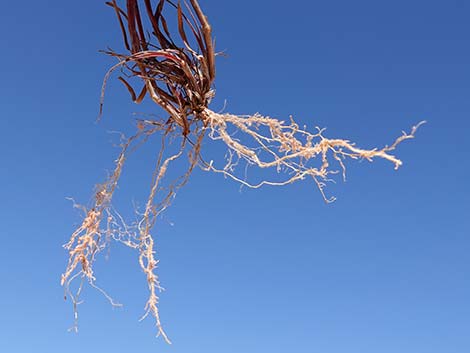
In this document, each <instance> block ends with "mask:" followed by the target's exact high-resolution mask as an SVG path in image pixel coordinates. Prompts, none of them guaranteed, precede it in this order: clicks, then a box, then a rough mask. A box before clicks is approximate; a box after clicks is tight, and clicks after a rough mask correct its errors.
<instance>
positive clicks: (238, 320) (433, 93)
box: [0, 0, 470, 353]
mask: <svg viewBox="0 0 470 353" xmlns="http://www.w3.org/2000/svg"><path fill="white" fill-rule="evenodd" d="M201 6H203V8H204V10H205V12H206V14H207V16H208V17H209V19H210V21H211V23H212V24H213V29H214V34H215V36H216V38H217V49H218V50H225V51H226V52H227V54H228V56H227V57H222V58H218V61H217V70H218V76H217V79H216V88H217V99H216V100H215V102H214V103H213V105H212V107H213V108H214V110H218V109H220V108H221V107H222V106H223V102H224V100H225V99H226V100H227V109H226V110H227V111H230V112H234V113H240V114H247V113H255V112H261V113H264V114H269V115H272V116H278V117H280V118H286V117H287V116H288V115H290V114H292V115H294V116H295V117H296V118H297V119H298V120H299V121H300V122H301V123H305V124H308V125H309V126H315V125H318V126H322V127H327V128H328V130H327V136H328V137H344V138H350V139H351V140H354V141H357V142H358V144H360V145H361V146H366V147H367V146H375V145H377V144H381V143H389V142H391V141H392V140H393V139H394V138H395V137H396V136H397V135H398V134H400V131H401V130H402V129H409V127H411V126H412V125H413V124H415V123H417V122H418V121H420V120H423V119H425V120H427V121H428V124H427V125H425V126H424V127H423V128H422V129H421V130H420V131H419V132H418V134H417V138H416V140H414V141H411V142H407V143H405V144H403V145H401V146H400V148H399V150H398V152H397V154H398V155H399V156H400V158H402V159H403V161H404V166H403V167H402V168H401V169H400V170H398V171H394V170H393V167H392V166H391V165H389V164H387V163H385V162H383V161H377V162H376V163H373V164H370V163H368V162H356V163H349V170H348V181H347V182H346V183H342V182H338V183H337V184H332V185H330V188H329V189H328V190H329V192H330V193H331V194H334V195H335V196H336V197H337V198H338V200H337V201H336V202H335V203H334V204H331V205H325V204H324V203H323V201H322V199H321V197H320V195H319V193H318V191H317V190H316V189H315V187H314V185H312V184H311V183H308V182H302V183H299V184H296V185H292V186H288V187H284V188H278V189H276V188H269V187H267V188H265V189H262V190H247V189H243V190H242V191H240V190H239V186H238V185H237V184H236V183H234V182H232V181H229V180H224V178H222V177H221V176H220V175H211V174H207V173H205V172H203V171H200V170H197V171H196V172H195V173H194V175H193V176H192V179H191V182H190V183H189V184H188V185H187V186H186V187H185V188H184V189H182V190H181V191H180V193H179V194H178V197H177V198H176V200H175V202H174V204H173V205H172V207H171V208H170V209H169V210H168V212H167V213H166V214H165V218H164V219H162V220H161V221H160V224H159V225H158V226H157V228H158V232H157V238H158V240H157V246H158V257H159V258H160V260H161V262H160V268H159V274H160V277H161V280H162V283H163V286H164V287H166V288H167V291H166V292H165V293H163V295H162V296H161V315H162V320H163V323H164V325H165V328H166V330H167V333H168V334H169V336H170V337H171V339H172V340H173V345H172V346H167V345H166V344H165V343H164V342H163V341H162V340H161V339H155V338H154V332H155V330H154V328H153V322H152V320H146V321H144V322H141V323H139V322H138V321H137V320H138V318H139V317H140V315H141V314H142V312H143V305H144V302H145V299H146V295H147V291H146V285H145V281H144V278H143V274H142V273H141V271H140V270H139V268H138V265H137V263H136V254H135V253H133V252H132V251H131V250H129V249H126V248H123V247H122V246H119V245H116V244H113V245H112V247H111V252H110V254H109V260H105V259H104V258H103V259H102V260H100V261H99V262H98V264H97V265H98V266H97V267H96V275H97V277H98V279H99V284H101V286H102V287H104V288H106V289H107V290H108V291H109V292H110V293H111V294H112V295H113V297H115V298H116V299H117V300H119V301H120V302H122V303H124V304H125V306H124V308H123V309H122V310H113V309H112V308H111V307H110V306H109V305H108V303H107V302H106V300H105V299H104V298H103V297H102V296H101V295H100V294H99V293H97V292H96V291H95V290H92V289H90V288H87V289H86V291H85V293H84V299H85V303H84V304H83V305H81V306H80V331H79V333H78V334H73V333H69V332H67V328H68V327H69V326H70V325H71V323H72V319H73V318H72V308H71V305H70V302H64V301H63V292H62V288H61V287H60V285H59V278H60V274H61V272H62V271H63V269H64V266H65V264H66V253H65V251H64V250H63V249H62V248H61V245H62V244H63V243H65V242H66V241H67V239H68V237H69V235H70V233H71V232H72V231H73V229H74V226H75V225H76V224H77V223H78V222H79V221H80V218H79V215H78V214H77V212H76V211H75V210H73V209H72V207H71V204H70V202H69V201H67V200H66V199H65V198H66V197H68V196H72V197H74V198H75V199H76V200H77V201H79V202H82V203H87V202H88V201H89V200H90V196H91V195H92V190H93V186H94V184H95V183H97V182H100V181H102V180H103V179H104V178H105V176H106V172H107V170H109V169H111V168H112V161H113V159H114V158H115V156H116V153H117V150H116V148H114V147H113V143H115V142H116V136H115V135H113V134H109V133H108V131H109V130H121V131H131V128H132V126H133V125H132V124H133V121H132V119H133V117H132V113H133V112H138V111H142V110H145V111H150V109H151V106H149V105H147V106H143V107H141V106H135V105H133V104H131V103H130V101H129V99H128V95H127V92H126V91H125V89H124V88H123V87H122V86H121V85H120V84H119V83H118V82H117V81H116V80H112V81H111V83H110V86H109V91H108V95H107V101H106V106H105V114H104V117H103V120H102V122H101V123H99V124H96V123H95V118H96V114H97V111H98V100H99V91H100V85H101V80H102V77H103V75H104V73H105V72H106V70H107V69H108V68H109V67H110V65H111V64H112V63H113V61H112V60H111V59H110V58H108V57H106V56H104V55H102V54H100V53H98V50H100V49H105V48H106V47H107V46H108V45H109V46H112V47H113V48H114V49H121V48H122V46H121V42H120V34H119V29H118V27H117V22H116V19H115V17H114V14H113V11H112V10H111V9H110V8H108V7H106V6H105V5H104V4H103V2H102V1H82V2H76V1H75V2H73V1H58V0H51V1H29V2H25V3H24V2H12V1H10V2H8V6H7V8H5V9H4V11H2V13H1V15H0V33H1V35H0V45H1V47H2V48H3V51H2V55H1V56H0V67H2V74H1V81H2V84H1V85H0V97H1V104H0V117H1V118H0V129H1V131H2V132H3V136H2V139H1V140H0V141H1V142H0V144H1V149H0V151H1V160H2V161H1V165H2V170H1V172H0V195H1V198H0V208H1V220H2V222H1V224H2V226H1V233H2V246H1V247H0V258H1V259H2V265H1V266H0V278H1V279H2V289H1V291H0V313H1V319H0V351H2V352H21V353H22V352H25V353H26V352H28V353H29V352H47V353H55V352H64V351H66V352H68V353H75V352H84V351H86V352H130V351H133V352H135V351H137V352H150V351H152V352H174V353H177V352H178V353H179V352H185V353H188V352H195V353H197V352H203V353H212V352H214V353H219V352H224V353H230V352H236V353H239V352H244V353H249V352H257V353H258V352H269V353H284V352H296V353H303V352H305V353H312V352H315V353H316V352H318V353H377V352H380V353H396V352H410V353H421V352H422V353H434V352H435V353H441V352H446V353H463V352H469V351H470V335H469V332H470V305H469V302H470V280H469V278H470V258H469V253H470V238H469V235H470V232H469V230H470V222H469V209H470V208H469V207H468V200H469V196H470V192H469V191H470V188H469V186H468V180H469V177H470V167H469V156H468V142H469V139H468V133H469V131H470V122H469V114H470V96H469V94H470V64H469V63H470V21H469V17H470V3H469V2H468V1H464V0H459V1H457V0H445V1H444V0H442V1H433V0H426V1H424V0H411V1H410V0H407V1H405V0H397V1H393V2H392V1H371V0H369V1H365V0H359V1H345V0H339V1H303V0H302V1H290V2H276V1H268V0H258V1H248V0H239V1H213V0H201ZM149 107H150V108H149ZM156 112H158V110H156ZM150 152H151V151H150ZM150 152H149V151H147V152H144V153H142V154H141V155H135V157H136V160H135V161H134V162H132V163H131V164H130V167H131V168H130V169H129V170H127V171H126V173H125V174H124V175H123V178H124V179H123V181H124V182H126V183H127V184H123V188H122V191H121V193H120V197H119V198H118V199H117V200H116V206H117V207H118V208H119V209H121V210H122V211H123V212H124V213H127V214H129V213H130V211H131V207H130V204H131V201H132V199H136V200H140V201H142V200H143V197H144V196H145V194H146V192H147V190H148V178H149V173H150V172H151V164H152V162H153V159H152V158H151V153H150ZM154 152H155V151H154ZM170 223H173V224H174V225H173V226H170Z"/></svg>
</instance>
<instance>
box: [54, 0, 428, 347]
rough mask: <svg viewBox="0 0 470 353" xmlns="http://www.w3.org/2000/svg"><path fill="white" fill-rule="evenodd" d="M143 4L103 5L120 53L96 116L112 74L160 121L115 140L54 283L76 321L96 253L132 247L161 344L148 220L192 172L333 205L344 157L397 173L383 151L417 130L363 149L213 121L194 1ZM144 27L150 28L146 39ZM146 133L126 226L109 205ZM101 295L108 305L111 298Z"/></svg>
mask: <svg viewBox="0 0 470 353" xmlns="http://www.w3.org/2000/svg"><path fill="white" fill-rule="evenodd" d="M143 2H144V6H143V7H142V9H143V10H141V8H140V7H139V1H138V0H126V1H125V6H119V5H118V2H117V1H116V0H112V1H109V2H107V3H106V4H107V5H109V6H111V7H113V9H114V10H115V13H116V17H117V19H118V23H119V27H120V29H121V33H122V37H123V42H124V47H125V49H126V50H127V52H125V53H117V52H115V51H111V50H110V51H107V52H106V53H107V54H109V55H111V56H113V57H114V58H116V59H117V60H118V63H117V64H116V65H114V66H113V67H112V68H111V69H110V70H109V71H108V73H107V74H106V75H105V78H104V81H103V89H102V94H101V102H100V113H101V108H102V105H103V99H104V91H105V87H106V82H107V80H108V78H109V77H110V75H111V73H112V72H113V71H114V70H116V69H118V68H119V69H121V70H122V71H123V73H124V76H125V77H126V78H123V77H119V80H120V81H121V82H122V83H123V84H124V86H125V87H126V89H127V90H128V91H129V94H130V96H131V99H132V101H134V102H136V103H140V102H141V101H142V100H143V99H144V98H145V97H146V96H149V98H150V99H151V100H152V101H153V102H154V103H156V104H157V105H158V106H160V107H161V108H162V109H163V111H164V112H165V113H166V114H167V117H165V118H163V119H161V120H151V119H143V120H139V121H138V122H137V128H138V131H137V133H136V134H135V135H134V136H132V137H131V138H128V139H123V142H122V145H121V147H122V150H121V153H120V155H119V157H118V159H117V160H116V162H115V168H114V171H113V173H111V175H110V176H109V178H108V179H107V180H106V181H105V182H104V183H103V184H101V185H99V186H98V188H97V192H96V193H95V198H94V203H93V205H92V206H91V207H90V208H85V207H82V206H79V207H80V208H81V209H82V210H83V211H84V219H83V222H82V224H81V225H80V226H79V227H78V228H77V229H76V231H75V232H73V233H72V235H71V238H70V241H69V242H68V243H67V244H65V246H64V247H65V248H66V249H67V250H68V252H69V262H68V264H67V267H66V270H65V272H64V274H63V275H62V280H61V282H62V285H63V286H64V287H65V291H66V294H67V295H68V297H70V298H72V302H73V304H74V311H75V317H77V316H76V310H77V304H78V303H79V296H80V294H81V291H82V283H83V281H87V282H88V283H89V284H90V285H91V286H93V287H95V288H98V287H96V284H95V277H94V275H93V263H94V260H95V258H96V256H97V255H98V253H99V252H101V251H103V250H104V249H105V248H106V246H107V245H108V243H109V241H110V240H111V239H112V240H115V241H119V242H121V243H123V244H125V245H127V246H129V247H131V248H134V249H137V250H138V252H139V264H140V267H141V268H142V270H143V272H144V274H145V276H146V279H147V283H148V288H149V298H148V301H147V304H146V306H145V310H146V311H145V314H144V317H146V316H147V315H149V314H150V315H152V316H153V317H154V318H155V321H156V326H157V333H158V335H161V336H162V337H163V338H164V339H165V341H166V342H168V343H170V340H169V339H168V336H167V335H166V333H165V331H164V330H163V326H162V323H161V320H160V313H159V307H158V300H159V298H158V291H159V290H161V286H160V282H159V279H158V276H157V274H156V272H155V271H156V268H157V264H158V261H157V260H156V258H155V242H154V236H153V235H152V233H151V232H152V229H153V228H154V225H155V223H156V221H157V217H158V216H159V215H160V214H161V213H162V212H163V211H164V210H165V209H166V208H167V207H168V206H169V205H170V202H171V200H172V199H173V197H174V196H175V193H176V192H177V190H178V189H179V188H180V187H182V186H183V185H184V184H185V183H186V182H187V181H188V178H189V176H190V175H191V173H192V171H193V169H194V168H195V167H196V165H199V166H200V167H201V168H203V169H204V170H207V171H212V172H216V173H221V174H223V175H225V176H227V177H230V178H232V179H234V180H236V181H237V182H239V183H241V184H242V185H245V186H247V187H251V188H258V187H261V186H263V185H273V186H282V185H286V184H290V183H293V182H296V181H299V180H304V179H311V180H313V181H314V183H315V184H316V185H317V187H318V189H319V190H320V192H321V194H322V195H323V198H324V200H325V201H327V202H331V201H333V200H334V198H332V197H327V196H326V194H325V191H324V188H325V185H326V183H327V182H328V181H329V180H330V178H331V177H332V175H333V174H335V173H336V172H337V171H338V170H340V171H342V174H343V177H345V172H346V166H345V161H346V160H347V159H367V160H369V161H372V160H373V159H374V158H382V159H385V160H387V161H389V162H391V163H392V164H393V165H394V166H395V169H397V168H398V167H400V166H401V165H402V162H401V160H400V159H398V158H397V157H396V156H395V155H393V154H392V152H393V151H394V150H395V148H396V147H397V146H398V145H399V144H400V143H401V142H403V141H405V140H408V139H411V138H413V137H414V136H415V133H416V130H417V129H418V127H419V126H420V125H421V124H422V123H419V124H418V125H416V126H415V127H413V129H412V130H411V132H410V133H403V135H402V136H400V137H398V138H397V139H396V140H395V141H394V143H392V144H391V145H390V146H385V147H383V148H373V149H363V148H359V147H357V146H356V145H355V144H354V143H352V142H350V141H348V140H344V139H330V138H326V137H325V136H324V135H323V130H322V129H319V128H317V129H316V131H314V132H311V131H308V130H307V129H306V128H301V127H299V125H298V124H297V123H296V122H295V121H294V120H293V119H292V118H291V120H290V122H288V123H285V122H284V121H281V120H278V119H275V118H271V117H267V116H262V115H259V114H255V115H248V116H239V115H233V114H219V113H216V112H214V111H212V110H210V109H209V104H210V102H211V99H212V98H213V97H214V90H213V88H212V87H213V82H214V79H215V72H216V70H215V51H214V42H213V39H212V32H211V27H210V25H209V22H208V20H207V18H206V16H205V15H204V13H203V11H202V9H201V7H200V6H199V3H198V1H197V0H190V2H189V4H188V3H185V6H184V8H183V6H182V5H181V2H180V1H178V2H177V3H176V4H175V3H174V2H172V1H169V0H158V1H156V5H152V1H151V0H143ZM172 11H173V15H174V16H175V19H176V30H175V31H174V33H177V34H178V36H177V37H175V36H173V35H172V33H173V32H172V31H171V30H170V28H169V25H168V23H169V22H168V21H167V20H166V18H165V17H166V16H168V14H170V13H172ZM170 23H171V22H170ZM146 27H150V31H149V32H148V34H146V33H147V32H146ZM188 29H189V30H188ZM188 34H189V35H188ZM135 81H138V86H139V87H141V86H142V84H143V88H142V89H141V91H140V93H139V95H138V96H137V95H136V90H135V89H134V88H133V85H134V83H133V82H135ZM235 132H236V133H237V135H236V136H237V137H235V134H234V133H235ZM155 135H160V136H161V147H160V150H159V152H158V154H157V157H156V164H155V167H154V172H153V179H152V184H151V186H150V191H149V196H148V199H147V202H146V205H145V209H144V210H143V212H141V213H139V212H138V213H137V217H138V219H137V220H136V221H135V222H133V223H131V224H127V223H126V222H125V221H124V219H123V217H121V215H120V214H119V213H118V212H117V211H116V210H115V209H114V208H113V207H112V206H111V201H112V197H113V194H114V192H115V191H116V187H117V185H118V182H119V178H120V176H121V172H122V169H123V167H124V164H125V161H126V160H127V158H128V157H129V155H130V154H131V153H132V152H134V151H135V150H136V149H137V148H138V147H139V146H141V145H142V144H144V143H145V142H146V141H147V140H148V139H149V138H151V137H154V136H155ZM206 135H208V137H209V138H210V139H212V140H214V141H221V142H222V143H223V144H224V146H225V147H226V149H228V154H227V156H228V157H227V159H226V160H225V162H224V165H223V166H222V167H218V166H217V163H216V162H214V161H210V162H206V161H205V160H204V159H203V157H202V152H201V145H202V142H203V139H204V137H205V136H206ZM176 141H177V142H178V143H179V145H178V148H176V152H175V151H174V152H173V153H170V152H169V150H167V146H168V144H169V143H171V142H173V143H175V142H176ZM185 153H186V154H187V156H188V167H187V169H186V171H185V172H184V173H182V175H181V176H180V177H178V178H176V179H175V180H170V181H167V180H166V178H165V176H166V174H167V171H168V168H169V167H170V165H171V164H172V163H173V162H174V161H175V160H178V159H180V158H181V157H182V156H184V155H185ZM240 164H244V165H245V166H254V167H259V168H262V169H269V168H272V169H273V170H275V171H276V172H277V173H278V174H279V175H280V176H281V177H280V178H278V179H276V180H261V181H259V182H250V181H249V180H247V179H246V177H245V176H243V175H238V174H237V169H236V167H237V166H239V165H240ZM333 165H336V167H333ZM77 207H78V206H77ZM79 278H80V279H81V282H80V285H79V287H78V289H77V290H76V291H75V292H74V291H72V289H71V285H72V282H73V281H74V280H75V279H79ZM98 289H99V288H98ZM99 290H100V291H102V290H101V289H99ZM102 293H103V294H104V295H105V296H106V297H107V298H108V299H109V300H110V301H111V303H114V302H113V301H112V299H111V297H109V296H108V295H107V294H106V293H105V292H103V291H102Z"/></svg>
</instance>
